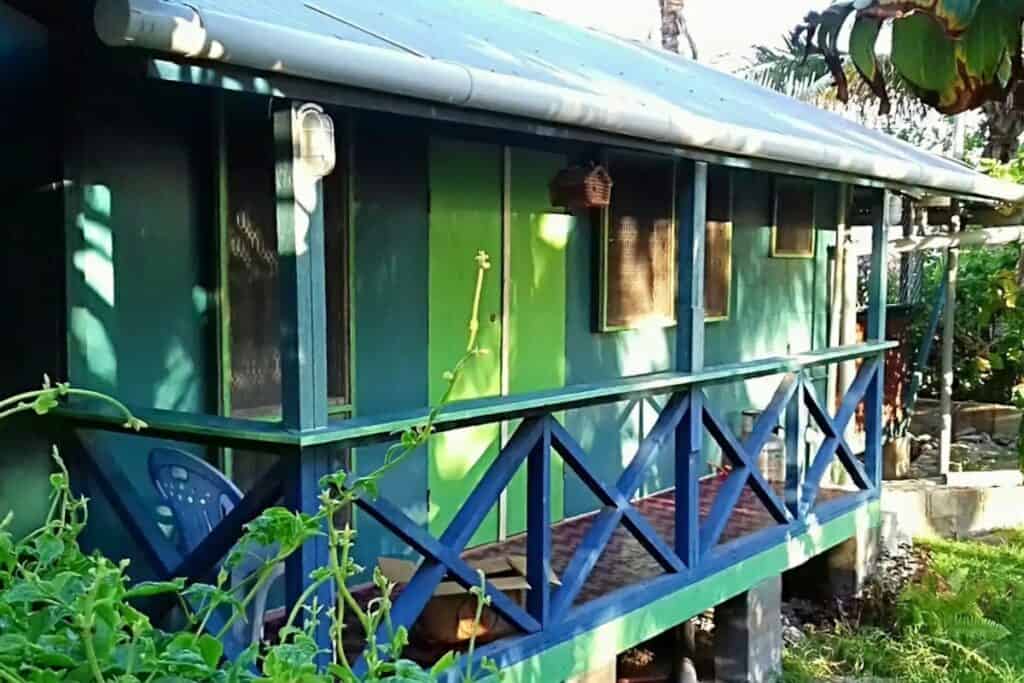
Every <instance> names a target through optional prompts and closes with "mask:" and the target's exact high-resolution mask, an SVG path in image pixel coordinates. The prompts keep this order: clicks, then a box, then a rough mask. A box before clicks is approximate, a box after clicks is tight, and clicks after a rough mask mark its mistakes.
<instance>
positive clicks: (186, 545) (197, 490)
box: [149, 448, 242, 554]
mask: <svg viewBox="0 0 1024 683" xmlns="http://www.w3.org/2000/svg"><path fill="white" fill-rule="evenodd" d="M149 476H150V479H152V481H153V486H155V487H156V490H157V492H158V493H159V494H160V497H161V498H162V499H163V501H164V503H165V504H166V505H167V506H168V507H169V508H170V509H171V513H172V515H173V517H174V524H175V526H176V527H177V531H178V534H177V543H178V549H179V550H181V551H182V553H183V554H187V553H189V552H191V551H193V550H195V549H196V547H198V546H199V544H200V543H201V542H202V540H203V539H204V538H206V536H207V535H208V534H209V533H210V532H211V531H213V529H214V527H216V526H217V525H218V524H219V523H220V522H221V520H223V519H224V517H225V516H227V514H228V513H229V512H231V511H232V510H233V509H235V506H236V505H238V503H239V502H240V501H241V500H242V492H241V491H239V490H238V487H237V486H235V485H234V484H233V483H232V482H231V480H229V479H228V478H227V477H225V476H224V475H223V474H221V473H220V471H219V470H217V469H215V468H214V467H212V466H210V464H209V463H207V462H206V461H205V460H202V459H200V458H197V457H196V456H194V455H192V454H191V453H186V452H184V451H179V450H175V449H172V448H155V449H153V450H152V451H150V453H149Z"/></svg>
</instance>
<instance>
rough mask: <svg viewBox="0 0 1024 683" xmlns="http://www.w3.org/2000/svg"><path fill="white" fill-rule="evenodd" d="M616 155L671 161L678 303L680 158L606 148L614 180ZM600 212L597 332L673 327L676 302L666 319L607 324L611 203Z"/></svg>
mask: <svg viewBox="0 0 1024 683" xmlns="http://www.w3.org/2000/svg"><path fill="white" fill-rule="evenodd" d="M616 157H619V158H634V159H638V158H648V159H656V160H660V161H668V162H671V164H672V180H671V189H672V196H671V197H670V198H669V202H670V206H671V215H670V218H669V222H670V224H671V230H670V231H669V234H670V237H671V240H672V273H671V278H670V282H671V287H672V291H671V293H670V295H669V300H670V301H672V302H675V300H676V296H677V293H678V291H679V282H678V279H679V278H678V274H679V218H678V211H677V206H676V203H677V201H678V194H679V188H678V184H679V161H678V160H677V159H667V158H665V157H662V156H658V155H653V154H644V153H642V152H626V151H619V150H616V151H614V152H609V151H605V152H604V154H603V155H602V163H603V164H604V165H605V168H608V169H609V172H610V173H611V174H612V178H613V180H614V178H615V170H614V166H613V162H614V159H615V158H616ZM614 202H615V191H614V189H613V190H612V203H613V204H614ZM599 214H600V219H599V220H600V225H601V230H600V239H601V246H600V249H599V252H600V260H599V269H600V277H599V279H598V287H599V290H598V311H597V331H598V332H600V333H612V332H625V331H629V330H639V329H670V328H673V327H675V326H676V325H677V324H678V320H677V319H676V310H675V305H674V303H673V306H672V310H671V313H670V315H669V316H668V317H667V318H664V319H652V320H651V321H649V322H645V323H642V324H636V323H633V324H630V323H627V324H624V325H610V324H609V323H608V285H609V277H608V263H609V258H608V256H609V255H608V238H609V236H610V233H611V215H612V206H611V205H609V206H607V207H604V208H602V209H600V210H599Z"/></svg>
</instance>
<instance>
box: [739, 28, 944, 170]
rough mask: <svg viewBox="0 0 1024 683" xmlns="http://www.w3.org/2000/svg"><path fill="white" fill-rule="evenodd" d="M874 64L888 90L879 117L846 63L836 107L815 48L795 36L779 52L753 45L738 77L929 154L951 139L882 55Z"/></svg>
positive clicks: (938, 118)
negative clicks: (844, 90) (843, 95)
mask: <svg viewBox="0 0 1024 683" xmlns="http://www.w3.org/2000/svg"><path fill="white" fill-rule="evenodd" d="M878 61H879V66H880V68H881V69H882V72H883V74H884V77H885V79H886V82H887V83H889V84H890V93H889V96H890V103H889V110H888V112H886V113H884V114H883V113H881V112H880V111H879V106H878V102H879V101H878V98H877V96H876V95H875V94H874V92H872V90H871V88H870V86H869V85H868V84H867V83H866V82H865V81H864V80H863V79H860V78H854V74H855V69H854V66H853V64H852V63H850V61H849V60H843V61H842V62H841V68H842V69H843V71H844V72H845V73H846V76H847V82H848V83H849V90H848V99H847V101H846V102H843V101H841V99H840V97H839V93H838V91H837V89H836V88H835V87H834V86H835V81H834V78H833V76H832V71H831V69H830V68H829V65H828V63H827V62H826V60H825V56H824V55H823V54H822V53H821V52H820V51H819V50H816V49H814V48H812V49H811V50H807V49H806V47H805V46H804V45H801V44H799V43H798V42H797V40H796V38H795V37H794V36H784V43H783V47H781V48H775V47H768V46H765V45H755V46H754V57H753V59H752V60H751V62H750V64H749V65H747V66H745V67H743V68H742V69H740V70H739V72H738V74H737V75H739V76H741V77H742V78H745V79H747V80H750V81H754V82H755V83H758V84H759V85H762V86H764V87H766V88H770V89H772V90H775V91H778V92H781V93H783V94H785V95H788V96H790V97H793V98H795V99H798V100H802V101H804V102H808V103H810V104H814V105H815V106H818V107H820V108H822V109H828V110H830V111H834V112H837V113H841V114H843V115H845V116H848V117H850V118H853V119H855V120H856V121H858V122H860V123H862V124H864V125H866V126H869V127H872V128H877V129H880V130H883V131H885V132H886V133H889V134H891V135H895V136H897V137H899V138H901V139H903V140H906V141H907V142H911V143H913V144H916V145H921V146H926V147H932V148H934V147H937V146H941V143H944V142H948V140H949V138H950V136H951V135H952V130H951V126H950V125H949V123H948V121H947V120H946V119H944V118H943V117H941V116H939V115H937V114H935V112H933V111H931V110H930V109H929V108H928V107H927V105H925V104H924V103H923V102H922V101H921V100H920V99H919V98H917V97H915V96H914V95H913V93H912V92H911V91H910V89H909V88H908V87H907V85H906V83H905V82H904V81H903V79H902V77H901V76H900V75H899V74H898V73H897V72H896V70H895V68H893V66H892V63H891V62H890V61H889V59H888V57H887V56H886V55H880V56H879V58H878ZM943 151H946V152H952V151H953V150H952V148H949V149H944V150H943Z"/></svg>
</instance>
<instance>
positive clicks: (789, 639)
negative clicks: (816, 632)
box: [782, 626, 807, 645]
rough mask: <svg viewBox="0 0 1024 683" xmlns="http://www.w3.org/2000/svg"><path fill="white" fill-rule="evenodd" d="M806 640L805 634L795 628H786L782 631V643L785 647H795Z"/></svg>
mask: <svg viewBox="0 0 1024 683" xmlns="http://www.w3.org/2000/svg"><path fill="white" fill-rule="evenodd" d="M805 638H807V634H805V633H804V632H803V631H801V630H800V629H798V628H797V627H796V626H786V627H784V628H783V629H782V642H784V643H785V644H786V645H796V644H797V643H799V642H801V641H803V640H804V639H805Z"/></svg>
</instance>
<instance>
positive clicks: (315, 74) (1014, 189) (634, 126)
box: [95, 0, 1024, 202]
mask: <svg viewBox="0 0 1024 683" xmlns="http://www.w3.org/2000/svg"><path fill="white" fill-rule="evenodd" d="M95 24H96V31H97V33H98V34H99V36H100V39H101V40H102V41H103V42H104V43H106V44H107V45H110V46H113V47H126V46H131V47H137V48H142V49H148V50H154V51H157V52H162V53H166V54H171V55H174V56H176V57H178V58H188V59H199V60H206V61H212V62H224V63H229V64H234V65H236V66H240V67H244V68H249V69H255V70H258V71H263V72H270V73H280V74H287V75H291V76H297V77H300V78H307V79H312V80H318V81H324V82H327V83H339V84H344V85H348V86H353V87H357V88H365V89H367V90H373V91H377V92H386V93H389V94H394V95H403V96H407V97H411V98H416V99H421V100H427V101H432V102H440V103H444V104H450V105H455V106H461V107H468V108H471V109H480V110H484V111H492V112H498V113H502V114H507V115H511V116H520V117H524V118H528V119H535V120H540V121H549V122H553V123H557V124H562V125H568V126H580V127H584V128H589V129H592V130H599V131H603V132H607V133H613V134H618V135H627V136H630V137H635V138H641V139H645V140H651V141H655V142H661V143H666V144H670V145H678V146H683V147H693V148H698V149H705V150H710V151H715V152H721V153H724V154H729V155H737V156H744V157H747V156H756V157H759V158H763V159H771V160H775V161H780V162H783V163H791V164H798V165H801V166H807V167H810V168H824V169H833V170H837V171H842V172H845V173H849V174H852V175H859V176H864V177H868V178H885V179H887V180H890V181H894V182H900V183H903V184H905V185H908V186H919V187H926V188H928V187H931V188H941V189H943V190H946V191H950V192H958V193H964V194H976V195H980V196H986V197H992V198H998V199H1001V200H1005V201H1010V202H1013V201H1024V187H1021V186H1018V185H1013V184H1011V183H1007V182H1002V181H998V180H995V179H991V178H987V177H984V176H980V175H978V174H975V173H973V172H972V171H969V170H968V169H966V168H965V169H964V170H963V171H960V170H953V169H945V168H935V167H930V166H926V165H922V164H920V163H917V162H913V161H905V160H900V159H896V158H892V157H891V156H890V157H889V158H886V159H884V160H881V161H880V160H879V159H878V157H877V156H876V155H875V154H873V153H871V152H870V151H860V150H853V149H849V148H845V147H840V146H834V145H828V144H823V143H812V142H810V141H808V140H806V139H801V138H796V137H793V136H788V135H782V134H779V133H773V132H771V131H766V130H761V129H756V128H749V127H747V126H742V125H736V124H731V125H727V124H723V123H721V122H719V121H717V120H715V119H714V118H713V117H712V116H710V115H707V116H704V115H698V114H694V113H692V112H689V111H686V110H683V109H680V108H678V107H676V106H674V105H672V104H671V103H665V105H663V106H659V105H656V104H649V103H644V102H641V101H638V100H636V99H633V98H630V97H628V96H625V95H623V96H612V95H601V94H595V93H592V92H589V91H587V90H584V89H577V88H570V87H566V86H562V85H555V84H551V83H545V82H540V81H535V80H530V79H526V78H521V77H518V76H511V75H507V74H499V73H495V72H493V71H488V70H485V69H478V68H472V67H467V66H463V65H461V64H455V63H451V62H446V61H442V60H439V59H431V58H425V57H421V56H417V55H414V54H409V52H408V51H406V50H396V49H393V48H390V47H378V46H371V45H364V44H362V43H357V42H353V41H347V40H341V39H339V38H335V37H333V36H327V35H320V34H314V33H310V32H307V31H300V30H297V29H293V28H289V27H287V26H278V25H273V24H269V23H266V22H262V21H255V20H252V19H247V18H244V17H239V16H236V15H232V14H229V13H224V12H219V11H216V10H213V9H209V8H205V7H204V8H202V9H201V10H197V9H195V8H193V7H191V6H189V5H188V4H187V3H185V2H178V1H176V0H98V2H97V3H96V8H95ZM659 56H660V57H662V58H663V57H664V55H659ZM693 68H702V67H699V66H694V67H693ZM750 87H755V86H750ZM893 145H894V146H895V145H899V143H897V142H896V141H894V142H893ZM908 149H910V147H909V145H908Z"/></svg>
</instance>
